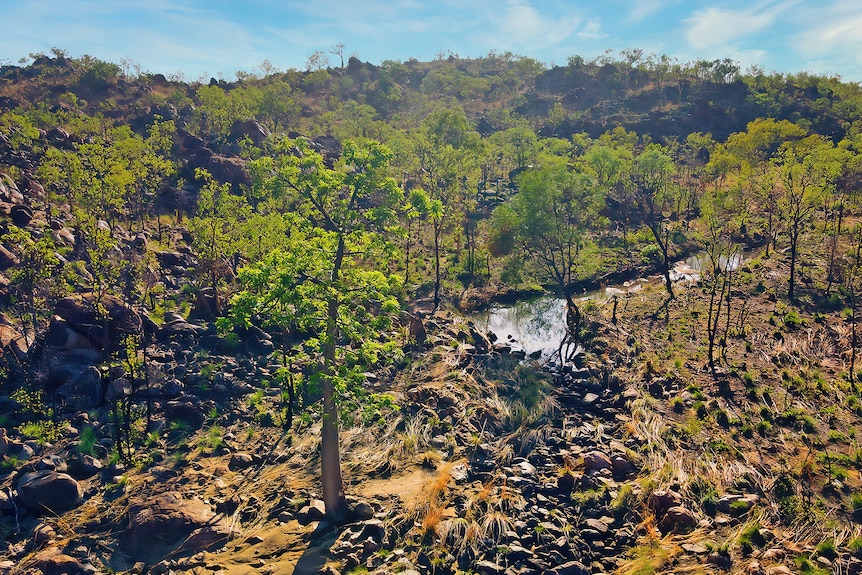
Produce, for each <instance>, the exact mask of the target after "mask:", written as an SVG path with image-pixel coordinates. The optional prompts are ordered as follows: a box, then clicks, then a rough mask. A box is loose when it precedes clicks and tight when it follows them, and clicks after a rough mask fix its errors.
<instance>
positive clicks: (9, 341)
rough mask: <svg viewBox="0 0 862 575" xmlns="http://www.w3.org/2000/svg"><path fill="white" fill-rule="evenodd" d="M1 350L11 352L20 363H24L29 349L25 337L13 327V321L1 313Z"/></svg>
mask: <svg viewBox="0 0 862 575" xmlns="http://www.w3.org/2000/svg"><path fill="white" fill-rule="evenodd" d="M0 348H2V349H3V350H4V351H9V352H11V353H12V355H13V356H14V357H15V358H16V359H17V360H18V361H23V360H24V359H25V358H26V357H27V350H28V348H29V346H28V345H27V340H26V339H25V338H24V335H23V334H22V333H21V332H20V331H19V330H18V329H17V328H16V327H15V326H14V325H13V323H12V320H11V319H9V317H8V316H7V315H6V314H2V313H0Z"/></svg>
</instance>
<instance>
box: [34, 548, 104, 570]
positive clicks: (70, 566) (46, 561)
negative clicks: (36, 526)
mask: <svg viewBox="0 0 862 575" xmlns="http://www.w3.org/2000/svg"><path fill="white" fill-rule="evenodd" d="M34 561H35V563H36V566H37V567H39V569H41V571H42V573H43V574H44V575H79V574H84V573H94V572H96V570H95V568H94V567H93V566H92V565H85V564H83V563H81V562H80V561H78V560H77V559H75V558H74V557H72V556H70V555H66V554H65V553H62V552H61V551H60V549H58V548H57V547H49V548H47V549H44V550H42V551H40V552H39V553H38V554H36V556H35V557H34Z"/></svg>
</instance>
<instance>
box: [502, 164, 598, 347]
mask: <svg viewBox="0 0 862 575" xmlns="http://www.w3.org/2000/svg"><path fill="white" fill-rule="evenodd" d="M543 161H544V164H543V165H542V167H540V168H537V169H533V170H527V171H526V172H524V173H523V174H521V175H520V176H519V178H518V185H519V192H518V193H517V194H516V195H515V196H514V197H513V198H512V199H511V200H510V201H509V202H507V203H506V204H503V205H502V206H500V207H499V208H497V209H496V210H495V211H494V215H493V222H492V226H493V228H494V229H493V236H494V237H493V240H492V246H491V251H492V253H496V254H497V255H504V254H510V253H512V252H513V250H514V249H515V248H519V249H520V250H521V252H522V254H523V255H526V256H528V257H529V259H530V260H531V261H532V262H534V263H535V265H536V266H537V267H538V271H539V272H540V273H541V275H542V277H543V278H546V279H547V280H550V281H552V282H553V283H554V285H555V286H556V287H557V289H558V290H559V292H560V294H561V295H562V296H563V297H564V298H565V300H566V308H567V324H568V332H569V333H568V334H567V339H568V340H570V341H572V342H574V340H575V339H576V338H577V337H578V333H577V332H578V328H579V325H578V324H579V322H580V310H579V309H578V306H577V304H576V303H575V301H574V299H573V297H572V296H573V294H572V283H573V282H574V280H575V279H576V278H577V277H578V275H579V272H580V271H581V269H582V267H583V264H584V262H583V261H582V250H583V249H584V248H585V247H586V246H587V245H588V244H589V243H590V241H591V239H590V235H589V227H590V221H591V220H592V219H593V218H594V217H595V213H596V209H597V202H596V197H595V195H594V194H593V189H592V187H591V186H590V182H589V180H588V179H587V178H585V177H584V176H582V175H580V174H576V173H574V172H572V171H570V170H569V169H568V167H567V166H566V164H565V160H564V159H562V158H552V157H546V158H544V159H543ZM564 344H565V340H564V341H563V342H562V343H561V345H560V361H565V359H566V358H565V357H564V356H563V353H562V348H563V345H564Z"/></svg>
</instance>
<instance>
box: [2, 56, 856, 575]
mask: <svg viewBox="0 0 862 575" xmlns="http://www.w3.org/2000/svg"><path fill="white" fill-rule="evenodd" d="M629 56H631V55H629ZM860 105H862V100H860V94H859V87H858V86H857V85H855V84H847V83H843V82H841V81H840V80H839V79H836V78H825V77H816V76H810V75H806V74H800V75H797V76H786V77H785V76H780V75H765V74H762V73H759V72H757V71H753V73H750V74H743V73H741V71H740V70H739V69H738V66H736V65H735V64H734V63H733V62H732V61H730V60H722V61H715V62H704V61H698V62H693V63H679V62H672V61H670V60H668V59H667V58H666V57H655V56H650V57H648V58H646V59H642V58H640V56H638V58H632V57H626V58H622V59H620V60H614V59H612V58H610V57H607V58H603V59H597V60H594V61H590V62H585V61H583V60H582V59H579V58H577V57H575V58H572V59H571V60H570V62H569V63H568V64H567V65H566V66H563V67H555V68H552V69H546V68H545V67H544V66H543V65H541V64H540V63H538V62H536V61H533V60H531V59H529V58H523V57H516V56H512V55H510V54H505V55H497V54H491V55H489V56H488V57H487V58H480V59H475V60H473V59H461V58H457V57H454V56H453V57H450V58H448V59H440V60H437V61H434V62H418V61H415V60H411V61H408V62H403V63H402V62H394V61H393V62H386V63H384V64H383V65H381V66H373V65H371V64H367V63H363V62H360V61H359V60H357V59H355V58H351V59H350V60H349V61H348V63H347V64H346V65H345V66H344V67H343V68H328V69H318V70H308V71H297V70H288V71H284V72H282V71H276V70H269V71H268V73H267V75H266V76H263V75H258V76H255V75H251V74H249V75H247V76H243V77H242V78H240V79H238V80H237V81H236V82H225V81H223V80H215V79H213V80H211V81H209V82H203V83H187V82H185V81H182V79H181V78H177V77H173V78H170V79H169V78H167V77H165V76H162V75H160V74H131V73H130V72H129V71H128V70H125V71H124V70H122V69H121V68H120V66H118V65H115V64H111V63H107V62H101V61H99V60H96V59H93V58H91V57H88V56H85V57H82V58H71V57H69V56H68V55H67V54H65V53H63V52H62V51H59V50H57V51H55V52H54V53H53V57H49V56H38V57H36V58H35V59H34V60H33V61H32V62H31V63H30V64H28V65H26V66H20V67H19V66H4V67H2V69H0V228H2V229H0V289H2V291H0V307H2V310H0V312H2V313H0V344H2V348H3V356H2V376H3V377H2V380H0V404H2V409H0V457H2V461H0V533H2V535H3V543H2V545H0V572H4V573H5V572H9V573H14V574H18V573H20V574H28V575H29V574H34V575H35V574H39V573H44V574H55V573H70V574H71V573H111V572H130V573H153V574H161V573H189V574H192V573H194V574H199V575H200V574H203V573H224V574H227V575H233V574H236V575H239V574H246V573H271V574H279V573H285V574H289V573H298V574H307V573H353V574H360V573H381V574H382V573H397V572H401V573H437V574H446V573H453V574H455V573H465V574H466V573H478V574H503V573H505V574H507V575H514V574H531V573H548V574H558V575H561V574H564V573H566V574H582V573H583V574H586V573H619V574H648V573H703V572H729V573H750V574H759V573H765V574H769V575H778V574H783V573H811V574H816V573H828V572H833V573H858V572H860V570H862V569H860V567H862V475H860V470H862V455H860V454H862V451H860V445H859V438H858V437H857V430H856V425H857V422H858V421H859V416H860V414H862V399H860V383H859V382H860V379H862V368H860V366H859V360H858V357H857V354H858V352H859V349H860V341H859V336H858V333H857V329H858V323H859V320H858V318H859V309H858V306H859V296H860V293H859V292H860V289H859V288H860V285H862V283H860V277H862V204H860V190H862V161H860V151H862V139H860V136H859V134H860V130H859V128H860V124H859V117H860V116H859V111H860ZM539 294H546V295H548V296H549V297H550V299H548V300H547V301H552V302H554V304H553V305H555V306H559V307H558V308H555V309H559V310H562V311H560V312H559V315H560V316H565V317H560V318H558V320H559V325H560V327H559V328H558V333H557V334H556V335H555V336H554V337H555V338H556V339H553V341H549V342H546V345H545V352H544V353H535V354H533V353H530V354H529V355H528V354H527V353H526V352H524V351H523V350H521V349H520V347H519V344H518V342H517V341H513V340H512V338H511V336H510V334H509V333H486V332H484V331H483V330H481V329H479V328H477V324H478V319H477V318H478V316H476V315H474V314H475V312H476V310H482V309H486V308H488V307H491V306H495V305H510V304H514V303H515V302H522V301H527V300H530V299H531V298H533V297H535V296H536V295H539ZM541 301H546V300H541ZM516 315H517V314H516ZM539 327H541V326H539ZM564 338H565V340H564V341H563V343H562V344H561V343H560V341H561V340H563V339H564ZM567 354H568V355H567ZM342 486H343V489H342Z"/></svg>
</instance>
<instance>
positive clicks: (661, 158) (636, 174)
mask: <svg viewBox="0 0 862 575" xmlns="http://www.w3.org/2000/svg"><path fill="white" fill-rule="evenodd" d="M673 172H674V165H673V160H672V159H671V158H670V156H668V155H667V154H666V153H665V151H664V149H663V148H662V147H661V146H659V145H657V144H650V145H648V146H647V147H646V149H645V150H644V151H643V153H641V154H640V155H639V156H638V157H637V158H635V161H634V167H633V169H632V171H631V173H630V174H629V178H628V181H627V184H628V191H629V194H630V195H631V197H632V199H633V201H634V203H635V205H636V206H637V208H638V210H639V211H640V215H641V217H642V218H643V222H644V225H645V226H646V227H647V228H649V230H650V232H651V233H652V236H653V239H654V240H655V242H656V245H658V248H659V252H660V253H661V272H662V275H663V276H664V282H665V289H666V290H667V294H668V297H669V298H670V299H673V298H674V297H675V296H674V293H673V283H672V282H671V278H670V246H671V241H672V228H671V222H670V220H669V217H668V214H667V213H666V211H667V210H668V206H669V205H671V204H672V201H671V200H672V190H671V185H672V181H671V175H672V174H673Z"/></svg>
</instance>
